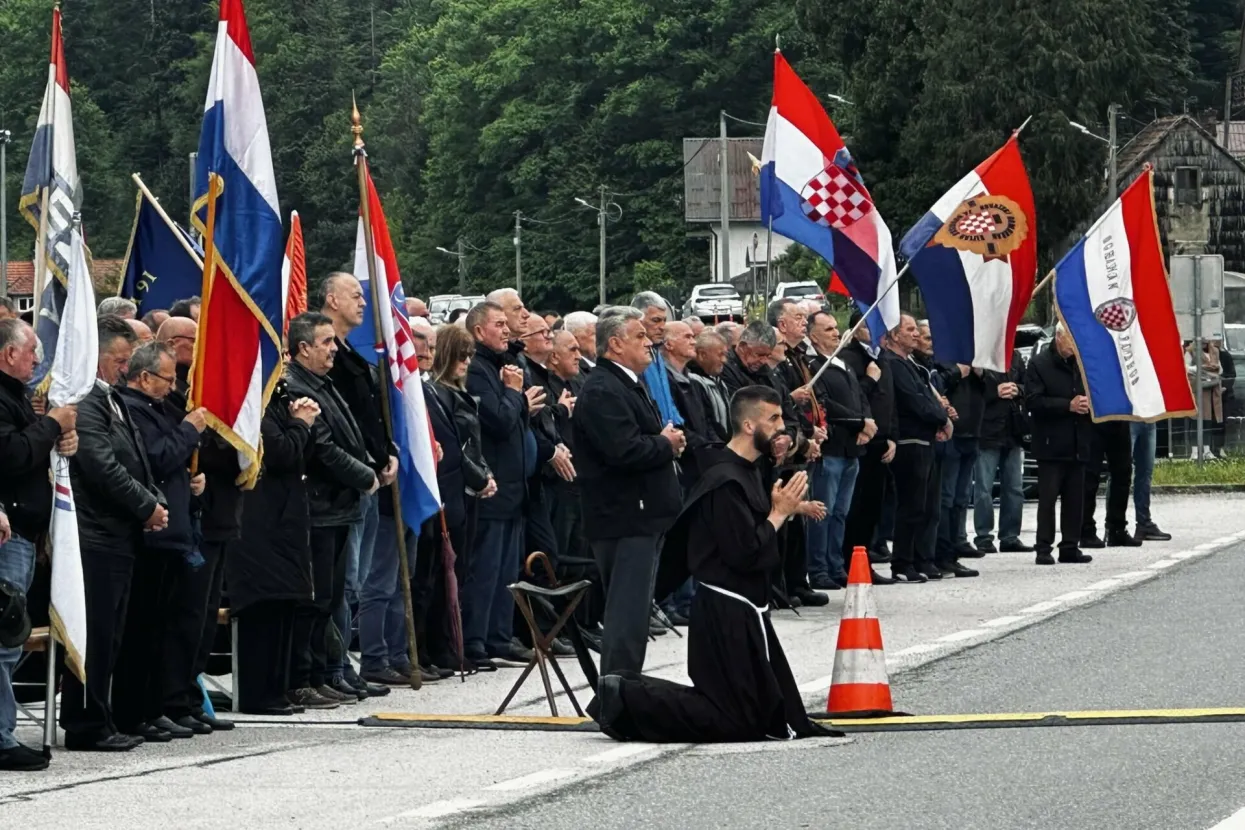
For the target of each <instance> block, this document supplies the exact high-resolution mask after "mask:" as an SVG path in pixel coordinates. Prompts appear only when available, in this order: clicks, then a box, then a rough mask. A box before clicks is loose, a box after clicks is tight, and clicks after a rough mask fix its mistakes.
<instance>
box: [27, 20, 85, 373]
mask: <svg viewBox="0 0 1245 830" xmlns="http://www.w3.org/2000/svg"><path fill="white" fill-rule="evenodd" d="M47 77H48V83H47V86H46V87H45V88H44V92H43V105H42V106H41V107H40V108H39V121H38V124H37V125H36V127H35V140H34V142H33V143H32V144H31V147H30V159H29V161H27V163H26V175H25V177H24V179H23V180H22V193H21V198H20V200H19V201H18V210H19V211H21V214H22V215H23V216H25V217H26V221H28V222H30V224H31V225H32V226H33V227H34V229H35V233H36V234H37V240H38V242H39V243H40V245H41V251H42V256H40V257H36V261H35V274H36V280H35V309H36V313H37V315H38V316H37V319H36V320H35V325H34V328H35V333H36V334H37V335H38V337H39V342H40V344H42V346H43V359H42V360H41V361H40V362H39V365H38V367H36V369H35V377H34V380H33V384H34V385H35V386H37V387H39V388H46V382H47V376H48V369H49V367H50V366H51V364H52V356H53V355H55V354H56V341H57V338H58V337H59V336H60V321H61V311H62V309H63V308H64V305H65V290H66V283H67V281H68V275H69V260H70V257H71V255H72V251H71V249H72V241H71V236H72V233H73V227H72V225H73V215H74V214H75V213H77V212H78V209H79V208H80V207H81V206H82V182H81V180H80V179H79V178H78V158H77V154H76V152H75V149H74V137H73V106H72V104H71V103H70V100H69V67H68V65H67V64H66V63H65V45H64V42H63V41H62V39H61V10H60V7H59V6H57V7H56V8H54V9H53V10H52V58H51V61H50V63H49V64H48V76H47ZM45 207H46V208H47V210H46V211H45V210H44V208H45Z"/></svg>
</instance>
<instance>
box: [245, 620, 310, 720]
mask: <svg viewBox="0 0 1245 830" xmlns="http://www.w3.org/2000/svg"><path fill="white" fill-rule="evenodd" d="M297 610H298V603H296V602H295V601H294V600H272V601H269V602H257V603H255V604H254V605H249V606H247V607H246V608H244V609H243V610H242V611H240V612H239V613H238V615H237V620H238V677H237V684H238V708H239V709H240V710H241V711H243V712H249V713H252V714H254V713H258V712H261V711H263V710H264V709H270V708H274V707H278V706H284V705H285V702H286V701H285V694H286V692H287V691H288V690H289V689H290V662H291V658H292V655H293V646H294V620H295V615H296V613H297Z"/></svg>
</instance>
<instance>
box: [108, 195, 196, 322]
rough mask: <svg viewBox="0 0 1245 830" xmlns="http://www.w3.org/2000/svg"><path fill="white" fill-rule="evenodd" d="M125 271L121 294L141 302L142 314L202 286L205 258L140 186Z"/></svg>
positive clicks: (194, 293) (188, 294) (193, 291)
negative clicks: (136, 213)
mask: <svg viewBox="0 0 1245 830" xmlns="http://www.w3.org/2000/svg"><path fill="white" fill-rule="evenodd" d="M122 274H123V276H122V278H121V290H120V296H122V297H125V298H127V299H130V300H133V301H134V302H135V303H137V304H138V316H139V317H142V316H143V315H144V314H146V313H147V312H149V311H155V310H156V309H164V310H167V309H169V308H170V307H171V306H172V305H173V303H175V302H177V301H178V300H184V299H186V298H188V297H193V296H195V295H197V294H198V293H199V291H200V289H201V288H202V286H203V258H202V255H201V254H200V252H199V251H198V249H197V247H196V246H195V245H194V243H193V242H191V240H190V236H189V235H188V234H187V233H186V232H185V231H184V230H182V229H181V228H180V227H178V226H177V224H176V223H174V222H172V221H171V220H169V219H168V218H167V217H166V216H165V215H164V214H163V213H161V211H160V209H159V208H158V207H156V205H155V204H154V203H153V202H152V201H151V200H150V199H149V198H147V196H146V195H145V194H144V193H143V192H142V191H141V190H140V191H139V194H138V215H137V216H136V217H135V218H134V232H133V234H132V235H131V236H130V247H129V250H128V251H126V254H125V267H124V268H123V270H122Z"/></svg>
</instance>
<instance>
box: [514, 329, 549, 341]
mask: <svg viewBox="0 0 1245 830" xmlns="http://www.w3.org/2000/svg"><path fill="white" fill-rule="evenodd" d="M529 337H539V338H541V339H542V340H552V339H553V332H551V331H549V329H542V330H541V331H529V332H528V333H527V334H522V335H519V339H520V340H526V339H527V338H529Z"/></svg>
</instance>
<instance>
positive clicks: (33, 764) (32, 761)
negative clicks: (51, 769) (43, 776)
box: [0, 744, 51, 772]
mask: <svg viewBox="0 0 1245 830" xmlns="http://www.w3.org/2000/svg"><path fill="white" fill-rule="evenodd" d="M50 763H51V759H50V758H49V757H48V756H46V755H44V754H43V753H42V752H37V751H35V750H33V749H31V748H30V747H28V746H22V745H21V744H18V745H17V746H15V747H12V748H11V749H0V772H39V771H40V770H45V769H47V768H48V764H50Z"/></svg>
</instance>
